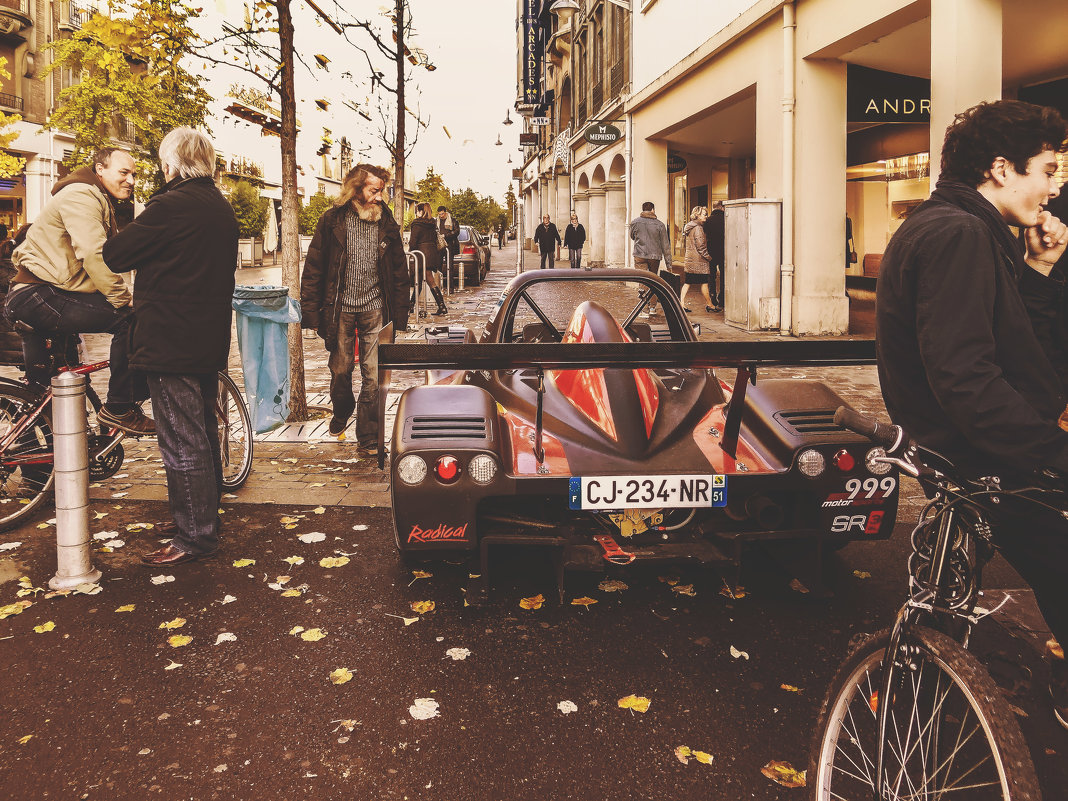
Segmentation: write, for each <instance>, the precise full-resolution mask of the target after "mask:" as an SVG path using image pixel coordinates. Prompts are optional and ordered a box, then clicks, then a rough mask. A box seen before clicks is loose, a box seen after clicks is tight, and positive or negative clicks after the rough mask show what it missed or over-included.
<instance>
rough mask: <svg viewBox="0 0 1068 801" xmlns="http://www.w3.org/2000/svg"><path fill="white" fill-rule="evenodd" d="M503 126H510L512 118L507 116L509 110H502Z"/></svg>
mask: <svg viewBox="0 0 1068 801" xmlns="http://www.w3.org/2000/svg"><path fill="white" fill-rule="evenodd" d="M504 124H505V125H511V124H512V116H511V114H509V110H508V109H505V110H504Z"/></svg>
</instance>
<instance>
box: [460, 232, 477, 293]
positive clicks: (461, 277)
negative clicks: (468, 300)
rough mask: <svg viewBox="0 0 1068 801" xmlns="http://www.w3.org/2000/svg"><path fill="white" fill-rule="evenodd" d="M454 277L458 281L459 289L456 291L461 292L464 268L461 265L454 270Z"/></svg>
mask: <svg viewBox="0 0 1068 801" xmlns="http://www.w3.org/2000/svg"><path fill="white" fill-rule="evenodd" d="M472 241H474V240H472ZM456 277H457V278H459V279H460V288H459V289H458V290H457V292H463V291H464V266H463V265H462V264H461V265H460V267H459V268H458V269H457V270H456Z"/></svg>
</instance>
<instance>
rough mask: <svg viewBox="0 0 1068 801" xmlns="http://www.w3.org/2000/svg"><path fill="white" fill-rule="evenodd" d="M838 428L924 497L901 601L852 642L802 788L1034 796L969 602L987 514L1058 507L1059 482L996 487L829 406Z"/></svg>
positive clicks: (852, 794) (1024, 755)
mask: <svg viewBox="0 0 1068 801" xmlns="http://www.w3.org/2000/svg"><path fill="white" fill-rule="evenodd" d="M834 419H835V422H836V423H838V424H839V425H842V426H845V427H846V428H848V429H850V430H852V431H855V432H857V433H858V434H862V435H864V436H867V437H870V438H871V439H872V440H873V441H875V442H876V443H878V444H879V445H880V446H882V447H883V448H884V449H885V450H886V456H885V457H882V458H884V459H885V460H886V461H888V462H890V463H892V464H894V465H896V466H897V467H898V468H900V469H901V471H902V472H904V473H908V474H910V475H912V476H913V477H915V478H916V479H918V480H919V482H920V484H921V485H922V487H923V488H924V490H925V492H926V493H927V497H928V498H930V499H931V500H930V502H929V504H928V505H927V507H926V508H925V509H924V511H923V513H922V514H921V515H920V519H919V523H918V524H917V525H916V528H915V529H914V530H913V532H912V547H913V553H912V555H911V556H910V557H909V563H908V571H909V598H908V600H907V601H906V602H905V604H904V605H903V606H902V607H901V609H900V611H899V612H898V614H897V618H896V620H895V621H894V624H893V626H892V627H891V628H890V629H889V630H887V631H883V632H880V633H878V634H875V635H872V636H869V637H866V638H864V639H863V641H861V642H859V643H858V644H856V645H855V647H854V648H853V650H852V652H851V653H850V655H849V656H848V657H847V659H846V660H845V662H844V663H843V664H842V666H841V667H840V668H839V669H838V672H837V673H836V675H835V677H834V679H833V680H832V682H831V686H830V688H829V689H828V691H827V696H826V698H825V699H824V702H823V706H822V708H821V709H820V714H819V722H818V725H817V727H816V732H815V736H814V741H813V748H812V752H811V762H810V765H809V772H808V779H809V781H808V784H809V786H810V787H811V788H813V792H812V796H813V797H814V798H816V799H820V800H821V801H828V800H829V799H865V801H868V800H869V799H880V800H882V799H953V798H960V799H968V801H975V800H976V799H980V800H982V799H1005V800H1006V801H1007V799H1010V798H1011V799H1014V801H1036V800H1037V799H1040V798H1041V792H1040V789H1039V786H1038V779H1037V778H1036V776H1035V768H1034V764H1033V763H1032V761H1031V755H1030V752H1029V751H1028V748H1027V743H1026V742H1025V741H1024V738H1023V735H1022V733H1021V732H1020V727H1019V725H1018V724H1017V722H1016V718H1015V716H1014V715H1013V713H1012V711H1011V709H1010V708H1009V705H1008V703H1007V702H1006V701H1005V699H1004V698H1003V697H1002V695H1001V692H1000V690H999V689H998V687H997V685H996V684H995V683H994V681H993V679H991V677H990V674H989V673H988V672H987V671H986V669H985V668H984V667H983V665H982V664H981V663H980V662H979V660H978V659H976V657H975V656H974V655H973V654H972V653H971V652H970V651H968V650H967V648H968V644H969V639H970V636H971V633H972V629H973V627H974V626H975V625H976V624H977V623H978V622H979V621H980V620H981V619H982V618H983V617H985V616H986V615H988V614H990V611H989V610H986V609H983V608H981V607H980V606H979V605H978V601H979V599H980V597H981V596H982V590H981V578H982V570H983V566H984V565H986V563H987V562H989V561H990V559H991V558H992V557H993V556H994V554H995V553H996V550H997V549H996V548H995V546H994V544H993V541H992V537H991V525H992V519H996V517H997V515H992V514H991V512H992V511H993V510H994V509H997V508H1002V509H1003V507H1004V506H1005V505H1006V504H1005V502H1006V501H1007V500H1008V499H1009V498H1010V497H1011V498H1012V499H1013V500H1012V503H1013V504H1016V503H1023V504H1026V505H1028V506H1030V505H1038V506H1040V507H1045V508H1046V509H1050V508H1053V509H1055V510H1057V512H1061V511H1062V510H1064V509H1066V508H1068V505H1066V503H1065V501H1066V496H1065V493H1064V491H1063V489H1062V488H1061V482H1060V481H1059V480H1057V477H1054V476H1050V479H1051V480H1050V481H1049V482H1042V481H1039V480H1036V486H1032V487H1025V488H1022V489H1012V490H1009V489H1003V488H1002V486H1001V483H1000V481H999V479H998V478H996V477H986V478H981V479H977V480H971V479H968V478H965V477H964V476H962V475H961V472H960V470H958V469H957V468H956V467H955V466H954V465H953V464H951V463H950V462H949V461H948V460H946V459H945V458H943V457H941V456H940V455H938V454H937V453H935V452H933V451H930V450H927V449H925V448H922V447H920V446H918V445H916V444H915V443H914V442H911V441H910V440H909V438H908V437H907V436H906V435H905V433H904V432H903V431H902V430H901V428H899V427H898V426H886V425H881V424H878V423H875V422H873V421H871V420H868V419H866V418H864V417H862V416H861V415H859V414H857V413H856V412H855V411H853V410H851V409H846V408H844V407H843V408H840V409H838V412H837V413H836V414H835V418H834Z"/></svg>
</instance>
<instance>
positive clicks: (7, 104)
mask: <svg viewBox="0 0 1068 801" xmlns="http://www.w3.org/2000/svg"><path fill="white" fill-rule="evenodd" d="M0 2H2V0H0ZM0 107H3V108H13V109H15V110H16V111H22V109H23V104H22V98H21V97H16V96H15V95H9V94H8V93H7V92H0Z"/></svg>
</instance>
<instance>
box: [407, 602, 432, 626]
mask: <svg viewBox="0 0 1068 801" xmlns="http://www.w3.org/2000/svg"><path fill="white" fill-rule="evenodd" d="M434 606H435V604H434V602H433V601H412V611H413V612H415V613H416V614H417V615H425V614H427V613H428V612H433V611H434ZM406 625H407V624H406Z"/></svg>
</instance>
